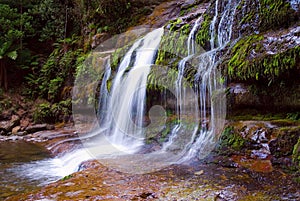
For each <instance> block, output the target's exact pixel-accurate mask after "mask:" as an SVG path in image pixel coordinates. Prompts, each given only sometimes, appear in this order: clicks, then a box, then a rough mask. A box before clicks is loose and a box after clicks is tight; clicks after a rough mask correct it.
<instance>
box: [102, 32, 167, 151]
mask: <svg viewBox="0 0 300 201" xmlns="http://www.w3.org/2000/svg"><path fill="white" fill-rule="evenodd" d="M162 35H163V28H160V29H156V30H154V31H152V32H150V33H148V34H147V35H146V36H145V37H144V38H142V39H139V40H138V41H137V42H135V43H134V45H133V46H132V47H131V49H130V50H129V51H128V52H127V54H126V55H125V57H124V59H123V60H122V62H121V63H120V65H119V67H118V72H117V74H116V77H115V79H114V80H113V86H112V89H111V93H110V95H109V98H108V102H107V104H108V105H107V111H109V113H106V114H105V115H106V116H105V117H104V119H105V120H104V122H102V123H101V125H100V126H101V127H104V128H106V131H105V132H106V135H107V136H109V137H108V139H109V141H110V142H111V143H112V144H114V145H115V146H117V147H118V148H121V149H122V150H123V151H126V152H129V153H133V152H136V151H137V150H138V149H139V148H140V147H141V146H142V145H143V144H144V142H143V140H144V138H145V136H144V129H143V119H144V113H145V111H144V108H145V100H146V85H147V76H148V74H149V72H150V66H151V64H153V63H154V61H155V54H156V52H157V48H158V46H159V43H160V39H161V37H162ZM128 68H131V69H130V71H129V72H128V73H127V72H126V69H128ZM101 93H102V92H101ZM101 95H102V94H101ZM101 110H103V108H102V109H101ZM100 113H101V112H100ZM101 115H103V114H101Z"/></svg>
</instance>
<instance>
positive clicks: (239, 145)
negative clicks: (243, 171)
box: [217, 121, 300, 171]
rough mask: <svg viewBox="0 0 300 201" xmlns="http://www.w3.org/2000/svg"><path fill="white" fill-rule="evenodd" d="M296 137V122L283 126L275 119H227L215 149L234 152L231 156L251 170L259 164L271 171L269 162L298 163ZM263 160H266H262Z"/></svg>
mask: <svg viewBox="0 0 300 201" xmlns="http://www.w3.org/2000/svg"><path fill="white" fill-rule="evenodd" d="M299 138H300V127H299V126H289V127H283V126H282V125H280V124H277V123H276V122H271V123H270V122H266V121H238V122H233V123H229V125H228V127H227V128H226V129H225V131H224V133H223V134H222V136H221V139H220V145H219V147H218V148H217V151H218V153H219V154H221V155H224V154H225V155H236V156H235V157H234V158H233V160H234V161H235V162H237V163H239V164H240V165H242V166H246V167H249V168H254V170H259V167H262V168H263V169H264V168H265V170H266V171H272V164H276V165H278V164H279V165H283V166H292V165H296V166H297V165H298V155H299V151H298V148H297V141H298V139H299ZM299 144H300V143H299ZM292 158H293V159H294V163H293V161H292ZM264 160H266V161H269V162H266V163H264V162H262V161H264Z"/></svg>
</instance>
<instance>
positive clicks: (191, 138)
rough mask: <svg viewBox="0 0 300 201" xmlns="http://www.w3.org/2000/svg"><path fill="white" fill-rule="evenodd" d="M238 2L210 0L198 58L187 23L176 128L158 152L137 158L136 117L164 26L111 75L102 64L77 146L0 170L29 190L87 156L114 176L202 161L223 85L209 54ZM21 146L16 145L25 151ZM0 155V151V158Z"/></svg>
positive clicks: (141, 130) (140, 142)
mask: <svg viewBox="0 0 300 201" xmlns="http://www.w3.org/2000/svg"><path fill="white" fill-rule="evenodd" d="M239 2H240V1H239V0H229V1H228V2H227V4H226V6H223V7H222V5H221V4H220V3H222V2H219V0H217V1H216V2H215V16H214V17H213V20H212V22H211V25H210V34H211V39H210V45H211V50H210V51H208V52H205V53H202V54H199V55H197V54H196V47H195V46H196V43H195V34H196V32H197V30H198V29H199V28H200V26H201V24H200V18H199V19H198V20H197V21H196V22H195V23H194V25H193V28H192V29H191V32H190V34H189V36H188V40H187V49H188V54H187V55H186V57H184V58H182V60H181V61H180V62H179V64H178V76H177V80H176V82H175V83H172V84H173V85H174V89H175V92H174V95H175V96H176V98H177V100H176V115H177V119H178V122H179V123H178V124H176V125H175V126H174V127H173V129H172V130H171V132H170V133H168V135H167V137H168V139H167V140H166V141H165V142H164V143H163V145H162V147H161V149H160V150H156V151H154V152H151V153H147V154H141V153H139V151H140V150H141V149H142V148H143V147H144V146H145V144H146V143H145V139H146V136H145V132H146V130H147V126H144V117H145V114H146V112H147V111H145V110H146V98H147V97H146V94H147V93H146V92H147V91H146V90H147V77H148V75H149V73H150V70H151V66H152V64H154V63H155V59H156V55H157V51H158V48H159V44H160V42H161V39H162V37H163V34H164V28H159V29H155V30H153V31H151V32H150V33H148V34H146V35H145V36H144V37H142V38H140V39H138V40H136V41H135V42H134V43H133V44H132V46H131V47H130V48H129V50H128V51H127V53H126V54H125V56H124V57H123V59H122V60H121V62H120V64H119V66H118V68H117V71H116V73H112V69H111V67H110V65H109V63H110V62H109V60H108V61H107V62H106V63H105V73H104V76H103V79H102V85H101V87H100V95H101V96H100V98H99V114H100V117H99V127H98V129H96V130H94V131H93V132H92V133H90V134H89V135H88V136H83V137H82V141H83V143H84V146H85V148H83V149H79V150H75V151H74V152H72V153H68V154H66V155H65V156H62V157H60V158H54V159H51V158H49V156H48V155H47V154H45V153H46V152H43V151H37V152H34V153H41V155H34V154H33V155H32V154H29V156H28V157H29V158H30V159H28V160H27V159H26V160H25V161H23V160H22V159H21V160H18V161H19V162H18V163H16V162H14V161H11V160H12V158H13V157H12V158H10V159H9V160H7V161H5V160H6V159H5V158H4V159H1V164H0V165H1V166H2V167H3V168H2V167H1V168H0V170H1V171H2V170H3V169H4V170H5V171H9V172H10V173H11V174H12V175H15V176H13V177H12V178H13V179H14V180H20V179H21V180H24V183H26V185H32V186H36V185H43V184H45V183H49V182H51V181H55V180H57V179H59V178H62V177H63V176H66V175H68V174H70V173H72V172H75V171H77V170H78V167H79V165H80V164H81V163H82V162H83V161H86V160H89V159H93V158H97V159H99V160H100V161H101V162H102V163H103V164H107V165H108V166H110V167H115V168H117V169H119V170H121V171H125V172H132V173H145V172H149V171H155V170H157V169H160V168H162V167H165V166H167V165H170V164H173V163H179V162H180V163H181V162H185V161H188V160H189V159H191V158H195V157H198V158H203V157H205V156H206V155H207V154H208V153H209V152H210V151H211V150H212V149H213V148H214V145H215V143H216V142H217V140H218V138H219V135H220V133H221V129H222V128H223V125H224V123H225V122H224V120H225V112H226V102H225V97H224V90H225V86H224V80H223V78H222V76H221V74H220V73H219V72H218V70H217V69H216V67H217V64H218V62H220V59H219V58H218V56H217V55H218V52H219V51H220V50H222V49H223V48H224V47H225V46H226V44H227V43H228V42H229V41H230V39H231V37H232V36H231V35H232V26H233V21H234V15H235V11H236V8H237V5H238V4H239ZM220 7H222V9H220ZM192 58H196V59H197V60H198V66H196V68H197V74H196V75H195V81H194V86H193V87H190V88H189V89H187V88H186V86H185V85H184V84H183V83H184V79H185V78H184V72H185V70H186V64H187V63H188V62H190V60H191V59H192ZM109 79H112V80H113V81H112V86H111V87H110V90H108V85H107V82H108V80H109ZM188 90H191V91H192V93H189V92H188ZM190 119H192V120H193V122H194V124H193V125H192V126H191V127H189V125H188V124H185V123H184V122H185V121H189V120H190ZM188 127H189V128H188ZM0 145H1V144H0ZM26 146H27V145H22V146H18V147H22V148H24V149H27V148H26ZM30 146H32V145H30ZM4 149H5V148H3V149H2V148H1V149H0V150H4ZM32 149H33V148H32V147H31V148H29V149H28V150H32ZM11 153H14V152H13V151H12V152H11ZM6 155H7V154H5V153H4V154H2V153H1V157H3V156H6ZM26 157H27V156H26ZM3 161H4V162H3ZM4 166H5V168H4ZM10 167H14V168H12V169H11V168H10ZM20 172H22V173H21V174H20ZM1 175H2V177H3V178H1V179H2V181H4V180H6V181H7V183H2V184H1V185H2V188H9V183H11V184H13V183H14V182H15V181H12V180H11V179H10V178H6V174H5V173H2V172H1ZM7 175H8V174H7ZM22 175H23V176H22ZM17 183H18V182H17ZM19 183H21V184H22V182H19ZM21 186H22V185H21ZM21 188H22V187H21Z"/></svg>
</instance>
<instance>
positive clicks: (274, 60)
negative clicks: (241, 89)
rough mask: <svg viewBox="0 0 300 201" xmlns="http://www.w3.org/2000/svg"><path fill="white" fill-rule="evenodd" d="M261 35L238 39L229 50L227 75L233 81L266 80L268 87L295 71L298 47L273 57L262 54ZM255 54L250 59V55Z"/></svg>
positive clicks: (299, 50)
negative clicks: (292, 70)
mask: <svg viewBox="0 0 300 201" xmlns="http://www.w3.org/2000/svg"><path fill="white" fill-rule="evenodd" d="M263 39H264V37H263V36H262V35H251V36H247V37H244V38H242V39H240V40H239V41H238V42H237V43H236V44H235V45H234V47H233V48H232V50H231V58H230V60H229V61H227V73H228V75H229V77H230V78H231V79H233V80H260V79H261V80H266V81H268V83H269V85H270V84H271V83H272V82H274V81H275V80H276V79H278V78H279V77H283V76H284V75H285V73H288V72H289V70H291V69H296V67H297V62H296V61H297V60H298V59H300V47H294V48H291V49H289V50H287V51H285V52H280V53H277V54H275V55H266V54H263V51H264V50H263V49H262V48H263V46H262V42H261V41H262V40H263ZM253 52H255V53H257V55H256V56H255V57H253V58H252V56H251V54H253Z"/></svg>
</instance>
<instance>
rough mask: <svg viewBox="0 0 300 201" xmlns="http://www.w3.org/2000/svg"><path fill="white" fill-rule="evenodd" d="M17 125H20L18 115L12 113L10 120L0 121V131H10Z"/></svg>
mask: <svg viewBox="0 0 300 201" xmlns="http://www.w3.org/2000/svg"><path fill="white" fill-rule="evenodd" d="M18 125H20V117H19V116H17V115H13V116H12V117H11V120H10V121H1V122H0V131H4V132H5V133H8V132H11V131H12V129H13V128H14V127H16V126H18Z"/></svg>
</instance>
